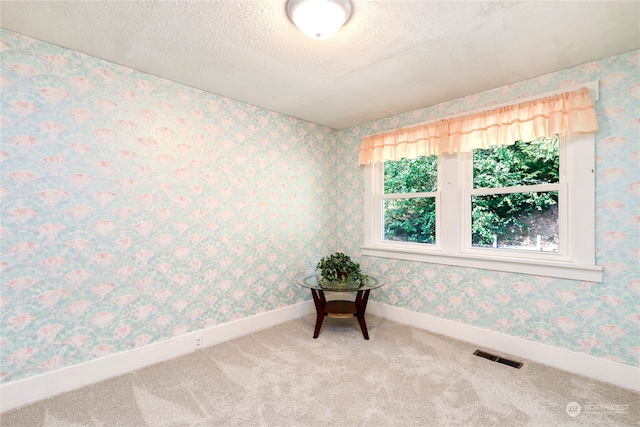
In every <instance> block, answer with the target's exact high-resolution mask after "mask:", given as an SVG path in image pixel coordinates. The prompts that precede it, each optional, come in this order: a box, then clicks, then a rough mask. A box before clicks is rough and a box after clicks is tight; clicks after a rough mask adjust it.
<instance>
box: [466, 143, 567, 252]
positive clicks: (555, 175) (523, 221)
mask: <svg viewBox="0 0 640 427" xmlns="http://www.w3.org/2000/svg"><path fill="white" fill-rule="evenodd" d="M471 157H472V158H471V162H470V163H471V173H468V174H466V176H467V177H469V178H470V179H469V180H468V181H467V182H465V187H466V188H468V189H469V190H468V191H467V192H466V194H467V196H466V197H465V200H464V204H465V208H467V207H469V206H470V208H471V212H470V213H469V212H468V211H466V212H467V213H466V214H465V218H467V217H469V218H470V219H471V227H470V229H471V245H470V246H471V247H472V248H490V249H500V250H520V251H539V252H553V253H564V252H565V251H566V247H565V244H564V243H565V242H563V244H562V245H561V244H560V230H559V224H560V222H561V219H560V212H562V215H563V217H564V214H565V213H566V207H565V206H566V186H565V185H563V184H562V183H561V181H563V182H564V181H566V179H562V180H561V177H560V175H561V173H564V168H561V165H560V144H559V138H557V137H556V138H553V139H546V138H544V139H541V140H538V141H533V142H531V143H525V142H521V141H517V142H516V143H515V144H514V145H509V146H502V147H492V148H489V149H485V150H480V149H476V150H473V154H472V156H471ZM565 157H566V156H562V158H563V159H564V158H565ZM560 203H562V206H563V208H562V209H560V208H559V205H560ZM562 222H564V221H562ZM563 235H564V233H563Z"/></svg>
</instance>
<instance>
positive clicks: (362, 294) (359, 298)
mask: <svg viewBox="0 0 640 427" xmlns="http://www.w3.org/2000/svg"><path fill="white" fill-rule="evenodd" d="M367 301H369V290H366V291H358V295H356V307H357V309H358V312H357V313H356V317H357V318H358V323H359V324H360V329H361V330H362V335H363V336H364V339H365V340H368V339H369V332H368V331H367V324H366V323H365V321H364V312H365V310H366V309H367Z"/></svg>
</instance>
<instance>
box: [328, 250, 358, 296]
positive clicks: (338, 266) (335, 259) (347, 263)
mask: <svg viewBox="0 0 640 427" xmlns="http://www.w3.org/2000/svg"><path fill="white" fill-rule="evenodd" d="M316 269H318V270H320V276H321V277H322V281H321V284H322V283H323V282H324V283H327V282H330V283H329V284H335V285H338V286H347V287H352V286H353V287H358V288H359V287H360V286H362V285H364V284H365V283H366V281H367V276H366V275H364V274H362V271H361V270H360V264H358V263H356V262H353V261H352V260H351V258H350V257H349V256H348V255H345V254H343V253H342V252H336V253H334V254H332V255H329V256H327V257H323V258H321V259H320V262H318V264H317V265H316Z"/></svg>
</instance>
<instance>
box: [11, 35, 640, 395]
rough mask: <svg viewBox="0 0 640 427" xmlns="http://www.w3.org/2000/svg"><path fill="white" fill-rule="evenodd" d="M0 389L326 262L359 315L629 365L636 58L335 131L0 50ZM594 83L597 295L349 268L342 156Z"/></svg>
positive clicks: (22, 47)
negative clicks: (488, 109) (511, 339)
mask: <svg viewBox="0 0 640 427" xmlns="http://www.w3.org/2000/svg"><path fill="white" fill-rule="evenodd" d="M0 49H1V52H2V64H1V69H0V87H1V89H2V99H1V104H0V108H1V110H0V131H1V138H0V172H1V182H0V236H1V243H0V268H1V269H2V272H1V279H0V307H1V308H0V310H1V311H0V331H1V335H0V371H1V372H0V377H1V381H2V382H5V383H6V382H11V381H16V380H19V379H24V378H28V377H31V376H35V375H38V374H42V373H45V372H48V371H52V370H56V369H60V368H62V367H65V366H71V365H75V364H78V363H82V362H86V361H90V360H92V359H95V358H99V357H104V356H108V355H111V354H114V353H118V352H122V351H125V350H128V349H131V348H135V347H138V346H143V345H147V344H150V343H153V342H157V341H160V340H164V339H168V338H171V337H174V336H180V335H183V334H185V333H188V332H192V331H195V330H198V329H202V328H206V327H209V326H212V325H216V324H222V323H225V322H230V321H233V320H234V319H238V318H242V317H247V316H251V315H255V314H257V313H261V312H265V311H269V310H273V309H276V308H278V307H284V306H288V305H292V304H295V303H298V302H301V301H304V300H308V299H309V298H310V297H309V295H308V293H307V292H305V291H304V290H303V289H301V288H299V287H298V286H296V285H295V279H296V277H299V276H301V275H303V274H305V273H308V272H310V271H313V270H314V267H315V263H316V261H317V260H318V259H319V258H320V257H321V256H324V255H326V254H328V253H330V252H333V251H336V250H342V251H345V252H346V253H348V254H350V255H353V256H355V257H356V259H358V260H359V261H360V262H361V263H362V264H363V267H364V270H365V271H366V272H368V273H370V274H376V275H380V276H382V277H383V278H384V279H385V280H386V281H387V285H386V286H385V287H383V288H381V289H380V290H378V291H374V293H373V294H372V300H376V301H379V302H382V303H385V304H390V305H393V306H397V307H403V308H406V309H408V310H412V311H416V312H421V313H429V314H431V315H434V316H438V317H441V318H444V319H449V320H453V321H457V322H462V323H465V324H469V325H474V326H479V327H482V328H487V329H490V330H494V331H498V332H502V333H506V334H509V335H513V336H517V337H522V338H525V339H529V340H533V341H537V342H542V343H545V344H549V345H553V346H556V347H560V348H564V349H568V350H571V351H575V352H579V353H585V354H590V355H593V356H597V357H603V358H607V359H610V360H614V361H618V362H622V363H627V364H631V365H636V366H638V365H639V364H640V360H639V359H640V340H639V330H640V314H639V313H640V308H639V307H640V266H639V265H638V258H639V256H640V249H639V248H638V246H639V242H640V230H639V226H640V215H639V214H640V197H638V196H639V195H640V177H639V175H638V172H637V171H638V163H639V161H640V146H639V145H638V141H640V135H639V128H640V126H639V125H640V108H639V102H640V99H639V98H640V77H639V76H640V73H638V71H639V70H638V64H639V63H640V52H638V51H636V52H630V53H628V54H624V55H620V56H616V57H612V58H607V59H604V60H600V61H596V62H592V63H589V64H585V65H582V66H579V67H575V68H572V69H569V70H564V71H561V72H558V73H554V74H550V75H546V76H541V77H539V78H536V79H532V80H529V81H526V82H521V83H518V84H514V85H509V86H505V87H502V88H499V89H496V90H492V91H489V92H484V93H481V94H475V95H471V96H468V97H465V98H462V99H458V100H454V101H450V102H447V103H443V104H439V105H436V106H434V107H429V108H424V109H421V110H416V111H411V112H407V113H404V114H401V115H398V116H394V117H390V118H387V119H383V120H379V121H375V122H371V123H368V124H366V125H363V126H358V127H354V128H350V129H346V130H342V131H335V130H331V129H328V128H324V127H322V126H319V125H316V124H313V123H308V122H304V121H301V120H296V119H294V118H291V117H287V116H284V115H281V114H278V113H274V112H270V111H267V110H264V109H261V108H258V107H254V106H251V105H247V104H244V103H241V102H237V101H234V100H231V99H227V98H224V97H221V96H217V95H213V94H209V93H206V92H202V91H199V90H197V89H194V88H190V87H186V86H183V85H179V84H177V83H173V82H170V81H167V80H164V79H161V78H157V77H154V76H150V75H147V74H143V73H140V72H137V71H134V70H131V69H128V68H125V67H122V66H118V65H115V64H112V63H109V62H106V61H102V60H100V59H97V58H94V57H89V56H87V55H83V54H81V53H78V52H74V51H70V50H66V49H62V48H59V47H56V46H52V45H50V44H47V43H43V42H40V41H36V40H33V39H31V38H28V37H24V36H21V35H18V34H15V33H12V32H9V31H5V30H0ZM596 79H597V80H600V84H601V91H600V100H599V101H598V102H597V104H596V108H597V111H598V114H599V117H600V125H601V130H600V131H599V132H598V134H597V136H596V141H597V147H596V153H597V169H596V177H597V182H596V189H597V194H596V203H597V206H596V209H597V210H596V232H597V262H598V263H599V264H600V265H603V266H604V281H603V283H588V282H576V281H570V280H564V279H553V278H548V277H538V276H527V275H521V274H512V273H503V272H498V271H488V270H476V269H467V268H459V267H451V266H444V265H435V264H423V263H415V262H406V261H398V260H390V259H382V258H379V259H378V258H373V257H363V256H361V255H360V252H359V247H360V244H361V243H362V241H363V230H362V229H363V227H362V225H363V214H364V213H363V208H362V207H363V200H362V189H363V188H362V186H363V181H362V173H361V169H360V167H359V166H358V165H357V163H358V162H357V157H358V151H359V145H360V138H361V136H363V135H366V134H370V133H372V132H378V131H384V130H386V129H390V128H394V127H397V126H400V125H410V124H413V123H417V122H421V121H424V120H427V119H430V118H438V117H442V116H445V115H448V114H452V113H455V112H459V111H465V110H473V109H477V108H480V107H482V106H490V105H491V104H495V103H499V102H503V101H509V100H512V99H515V98H518V97H524V96H529V95H534V94H536V93H541V92H546V91H550V90H553V89H556V88H561V87H563V86H569V85H574V84H577V83H580V82H586V81H591V80H596Z"/></svg>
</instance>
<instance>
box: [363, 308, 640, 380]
mask: <svg viewBox="0 0 640 427" xmlns="http://www.w3.org/2000/svg"><path fill="white" fill-rule="evenodd" d="M367 313H370V314H373V315H375V316H379V317H384V318H386V319H389V320H393V321H395V322H398V323H404V324H407V325H411V326H415V327H417V328H421V329H426V330H429V331H431V332H435V333H437V334H441V335H445V336H448V337H451V338H455V339H458V340H461V341H466V342H470V343H472V344H476V345H478V346H482V347H485V348H489V349H493V350H496V351H498V352H502V353H505V354H509V355H513V356H518V357H522V358H524V359H527V360H531V361H533V362H537V363H542V364H544V365H547V366H551V367H553V368H558V369H562V370H563V371H567V372H572V373H574V374H579V375H582V376H585V377H588V378H593V379H595V380H598V381H604V382H608V383H611V384H614V385H617V386H620V387H624V388H627V389H631V390H635V391H639V392H640V368H638V367H636V366H631V365H626V364H623V363H617V362H613V361H611V360H607V359H602V358H598V357H593V356H589V355H586V354H582V353H576V352H573V351H569V350H565V349H562V348H559V347H553V346H550V345H546V344H541V343H537V342H534V341H528V340H525V339H522V338H518V337H514V336H511V335H506V334H503V333H500V332H494V331H490V330H487V329H482V328H478V327H476V326H470V325H465V324H462V323H458V322H453V321H451V320H446V319H441V318H439V317H435V316H431V315H429V314H424V313H417V312H415V311H410V310H406V309H403V308H398V307H393V306H390V305H386V304H381V303H378V302H375V301H369V304H368V306H367Z"/></svg>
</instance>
